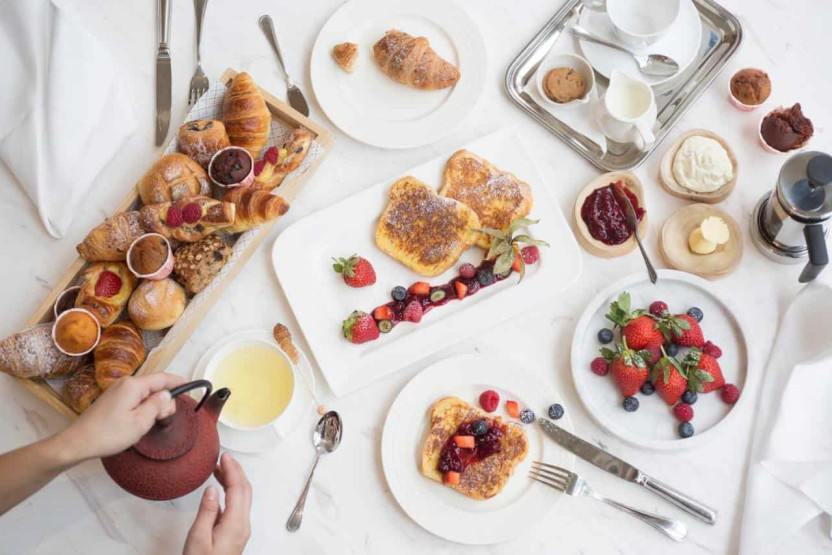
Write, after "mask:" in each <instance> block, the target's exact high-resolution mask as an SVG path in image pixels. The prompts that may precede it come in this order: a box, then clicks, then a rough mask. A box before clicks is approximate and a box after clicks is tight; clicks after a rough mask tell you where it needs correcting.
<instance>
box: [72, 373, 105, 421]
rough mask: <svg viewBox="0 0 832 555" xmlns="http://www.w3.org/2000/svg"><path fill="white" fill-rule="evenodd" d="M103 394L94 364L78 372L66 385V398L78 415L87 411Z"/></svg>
mask: <svg viewBox="0 0 832 555" xmlns="http://www.w3.org/2000/svg"><path fill="white" fill-rule="evenodd" d="M101 393H102V389H101V387H99V386H98V383H97V382H96V381H95V366H93V365H92V364H88V365H86V366H84V367H83V368H81V369H80V370H78V371H77V372H76V373H75V374H73V375H72V377H71V378H69V380H68V381H67V382H66V385H64V398H65V399H66V401H67V403H69V406H70V407H72V410H74V411H75V412H77V413H78V414H81V413H82V412H84V411H85V410H87V409H88V408H89V406H90V405H91V404H92V403H93V401H95V400H96V399H97V398H98V396H99V395H101Z"/></svg>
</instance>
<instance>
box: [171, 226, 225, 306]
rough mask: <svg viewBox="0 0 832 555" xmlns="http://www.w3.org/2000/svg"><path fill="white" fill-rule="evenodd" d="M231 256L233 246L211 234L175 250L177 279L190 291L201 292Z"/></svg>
mask: <svg viewBox="0 0 832 555" xmlns="http://www.w3.org/2000/svg"><path fill="white" fill-rule="evenodd" d="M230 256H231V247H229V246H228V244H226V242H225V241H223V240H222V238H221V237H219V236H217V235H209V236H207V237H205V238H204V239H201V240H199V241H197V242H196V243H189V244H186V245H183V246H181V247H179V248H178V249H176V251H175V252H174V255H173V257H174V264H173V271H174V277H175V278H176V281H178V282H179V283H181V284H182V286H183V287H185V290H186V291H188V292H189V293H199V292H200V291H202V290H203V289H205V287H207V286H208V284H209V283H211V280H212V279H214V276H215V275H217V274H218V273H219V271H220V270H221V269H222V267H223V266H225V263H226V262H228V259H229V257H230Z"/></svg>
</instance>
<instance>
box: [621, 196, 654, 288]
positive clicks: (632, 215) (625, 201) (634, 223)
mask: <svg viewBox="0 0 832 555" xmlns="http://www.w3.org/2000/svg"><path fill="white" fill-rule="evenodd" d="M612 194H613V195H615V198H616V200H617V201H618V204H620V205H621V207H622V208H623V209H624V217H625V218H626V219H627V227H629V228H630V229H631V230H633V235H635V237H636V243H638V248H639V250H640V251H641V257H642V258H643V259H644V264H645V265H646V266H647V275H648V276H649V277H650V283H656V281H657V280H658V279H659V276H658V275H657V274H656V269H655V268H654V267H653V263H652V262H650V257H649V256H647V251H645V250H644V245H642V244H641V237H639V236H638V217H637V216H636V211H635V208H633V203H632V202H630V199H629V198H627V193H625V192H624V191H622V190H621V188H620V187H618V186H616V185H613V186H612Z"/></svg>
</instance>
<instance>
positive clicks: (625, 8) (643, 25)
mask: <svg viewBox="0 0 832 555" xmlns="http://www.w3.org/2000/svg"><path fill="white" fill-rule="evenodd" d="M680 3H681V0H607V15H609V17H610V21H611V22H612V26H613V29H614V30H615V34H616V35H617V36H618V38H620V39H621V40H622V41H623V42H624V43H626V44H628V45H630V46H635V47H637V48H643V47H645V46H648V45H650V44H652V43H654V42H656V41H657V40H658V39H659V38H661V37H662V36H663V35H664V34H665V33H666V32H667V31H668V29H670V28H671V27H672V26H673V24H674V23H676V19H677V17H678V16H679V10H680Z"/></svg>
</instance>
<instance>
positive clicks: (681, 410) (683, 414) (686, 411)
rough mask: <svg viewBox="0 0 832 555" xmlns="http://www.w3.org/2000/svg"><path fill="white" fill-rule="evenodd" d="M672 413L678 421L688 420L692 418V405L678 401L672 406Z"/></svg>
mask: <svg viewBox="0 0 832 555" xmlns="http://www.w3.org/2000/svg"><path fill="white" fill-rule="evenodd" d="M673 415H674V416H675V417H676V419H677V420H679V422H690V421H691V420H693V407H692V406H690V405H687V404H685V403H679V404H678V405H676V406H675V407H673Z"/></svg>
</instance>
